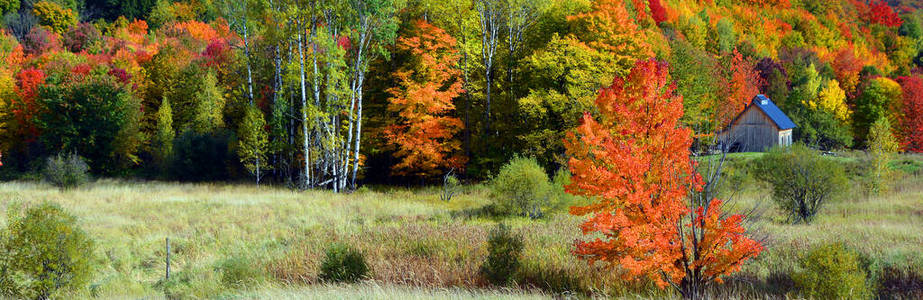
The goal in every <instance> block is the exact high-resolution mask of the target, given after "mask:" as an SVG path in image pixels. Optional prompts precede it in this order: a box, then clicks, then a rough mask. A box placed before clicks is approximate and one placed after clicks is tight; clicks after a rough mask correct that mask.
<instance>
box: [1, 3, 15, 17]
mask: <svg viewBox="0 0 923 300" xmlns="http://www.w3.org/2000/svg"><path fill="white" fill-rule="evenodd" d="M17 10H19V0H0V16H3V15H6V13H8V12H14V11H17Z"/></svg>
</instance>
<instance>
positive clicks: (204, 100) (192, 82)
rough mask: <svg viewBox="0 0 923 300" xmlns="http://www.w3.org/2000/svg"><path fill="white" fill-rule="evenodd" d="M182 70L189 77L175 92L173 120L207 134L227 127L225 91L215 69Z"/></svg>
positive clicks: (182, 125)
mask: <svg viewBox="0 0 923 300" xmlns="http://www.w3.org/2000/svg"><path fill="white" fill-rule="evenodd" d="M196 69H197V67H193V68H191V69H187V70H185V71H183V72H182V74H183V77H184V78H187V81H186V82H182V83H181V84H180V87H179V88H178V89H177V91H175V92H174V93H173V96H171V97H170V99H173V101H174V102H173V104H174V106H173V113H174V115H173V120H174V121H175V123H176V128H183V130H191V131H193V132H196V133H200V134H204V133H210V132H215V130H217V129H218V128H222V127H224V115H223V112H224V106H225V99H224V93H223V92H222V91H221V88H220V87H219V85H218V78H217V77H216V75H215V73H214V72H211V71H206V72H205V73H204V74H202V71H199V70H196Z"/></svg>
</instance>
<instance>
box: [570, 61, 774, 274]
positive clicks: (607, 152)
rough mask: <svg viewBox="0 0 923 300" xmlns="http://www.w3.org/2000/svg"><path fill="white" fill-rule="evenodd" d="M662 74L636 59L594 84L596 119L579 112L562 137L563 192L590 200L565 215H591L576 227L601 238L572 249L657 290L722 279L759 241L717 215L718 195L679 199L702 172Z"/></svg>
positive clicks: (679, 106)
mask: <svg viewBox="0 0 923 300" xmlns="http://www.w3.org/2000/svg"><path fill="white" fill-rule="evenodd" d="M668 78H669V67H668V66H667V64H666V63H661V62H657V61H655V60H653V59H651V60H646V61H639V62H637V64H636V65H635V67H634V68H633V69H632V70H631V72H630V73H629V74H628V76H627V77H625V78H616V79H615V80H614V81H613V83H612V86H611V87H608V88H604V89H602V90H601V91H600V93H599V97H598V98H597V99H596V106H597V108H598V109H599V120H598V121H597V119H595V118H593V117H592V116H591V115H590V114H589V113H587V114H585V115H584V117H583V123H582V124H581V125H580V126H579V127H578V128H577V129H576V132H572V133H570V134H568V138H567V139H566V140H565V147H566V148H567V154H568V155H569V156H570V157H571V159H570V161H569V163H568V164H569V166H570V170H571V172H572V173H573V178H572V183H571V184H570V185H568V186H567V187H566V189H567V191H568V192H569V193H572V194H575V195H582V196H588V197H591V199H596V202H595V203H593V204H590V205H587V206H581V207H572V208H571V213H572V214H575V215H580V216H583V215H590V218H589V219H588V220H587V221H586V222H585V223H583V224H582V225H581V229H582V231H583V233H584V234H585V235H601V236H603V238H596V239H594V240H591V241H580V240H578V241H577V242H576V250H574V254H576V255H577V256H578V257H580V258H583V259H586V260H588V261H589V263H590V264H593V263H595V262H596V261H602V262H605V263H607V264H608V266H610V267H614V266H620V267H621V269H622V270H624V271H625V272H624V273H623V277H624V278H625V279H626V280H638V279H640V278H642V277H647V278H648V279H650V280H652V281H654V282H655V283H657V285H658V286H660V287H661V288H663V287H666V286H667V285H668V284H671V283H672V284H676V285H679V284H680V282H683V283H682V284H683V285H686V284H687V282H694V281H696V280H704V281H721V279H720V276H723V275H727V274H730V273H732V272H736V271H737V270H739V269H740V266H741V264H742V263H743V262H744V261H745V260H746V259H748V258H750V257H753V256H755V255H756V254H757V253H759V251H760V250H761V249H762V246H760V245H759V243H757V242H755V241H753V240H751V239H749V238H747V237H745V236H744V235H743V234H744V230H743V228H742V227H741V225H740V224H741V221H742V218H743V217H742V216H740V215H732V216H729V217H722V213H721V211H720V206H721V201H720V200H717V199H715V200H712V201H709V203H707V204H701V205H702V206H695V207H693V208H689V207H687V206H686V205H685V203H684V199H685V198H686V197H687V195H688V193H689V191H690V189H695V190H701V185H702V179H701V177H700V176H698V174H695V171H694V170H693V162H692V161H691V160H690V151H689V148H690V146H691V145H692V131H691V130H690V129H688V128H684V127H682V126H681V125H680V123H679V119H680V118H681V117H682V115H683V99H682V96H680V95H677V94H675V86H674V85H673V84H670V83H668ZM690 214H693V215H690ZM684 220H686V221H684ZM687 221H688V222H687ZM693 240H694V241H697V242H701V243H699V244H693V243H692V241H693ZM692 276H694V277H695V278H691V277H692Z"/></svg>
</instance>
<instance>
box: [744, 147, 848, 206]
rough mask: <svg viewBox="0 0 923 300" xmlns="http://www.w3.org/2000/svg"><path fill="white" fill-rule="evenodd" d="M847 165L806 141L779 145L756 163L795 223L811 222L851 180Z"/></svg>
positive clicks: (761, 176)
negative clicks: (827, 156)
mask: <svg viewBox="0 0 923 300" xmlns="http://www.w3.org/2000/svg"><path fill="white" fill-rule="evenodd" d="M845 172H846V171H845V170H844V169H843V166H841V165H840V164H839V163H838V162H836V161H834V160H831V159H827V158H824V157H822V156H820V154H818V153H817V151H815V150H813V149H810V148H808V147H807V146H804V145H802V144H795V145H793V146H791V148H781V147H776V148H773V149H771V150H770V151H769V153H767V154H765V155H763V157H761V158H760V159H759V160H757V161H756V164H755V174H757V178H758V179H760V180H762V181H764V182H767V183H769V184H770V185H771V186H772V200H773V201H774V202H776V204H777V205H778V207H779V210H781V211H782V212H783V213H786V214H788V215H789V220H790V221H791V222H792V223H794V224H799V223H810V222H811V221H813V220H814V217H815V216H816V215H817V213H818V212H819V211H820V210H821V209H822V208H823V206H824V205H825V204H827V202H829V201H831V200H832V199H834V198H835V197H836V196H837V195H838V194H839V193H841V192H842V191H843V190H844V189H845V188H846V184H847V179H846V174H845Z"/></svg>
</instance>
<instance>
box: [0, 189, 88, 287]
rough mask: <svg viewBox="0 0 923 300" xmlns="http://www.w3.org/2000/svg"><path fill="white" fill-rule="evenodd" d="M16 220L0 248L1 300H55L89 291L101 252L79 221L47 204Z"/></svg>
mask: <svg viewBox="0 0 923 300" xmlns="http://www.w3.org/2000/svg"><path fill="white" fill-rule="evenodd" d="M10 215H11V216H14V218H12V219H11V220H10V224H9V226H8V227H7V228H6V230H4V231H5V232H4V233H5V234H3V235H2V236H3V240H2V243H0V253H2V254H3V255H0V266H2V267H0V295H3V296H6V297H12V298H19V299H30V298H31V299H50V298H52V296H59V295H58V294H57V293H56V292H57V291H58V290H70V291H74V290H80V289H83V288H85V287H86V284H87V283H88V282H89V281H90V279H91V274H92V272H93V257H92V255H93V252H94V247H95V246H94V243H93V240H92V239H91V238H90V236H89V235H88V234H87V233H86V232H85V231H83V229H81V228H80V227H79V226H78V224H77V218H75V217H74V216H72V215H70V214H68V213H67V212H65V211H64V209H62V208H61V207H60V206H59V205H57V204H53V203H47V202H46V203H42V204H39V205H36V206H34V207H31V208H29V209H27V210H26V211H25V212H24V213H21V215H20V216H16V215H15V214H10ZM13 278H15V279H19V280H11V279H13Z"/></svg>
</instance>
